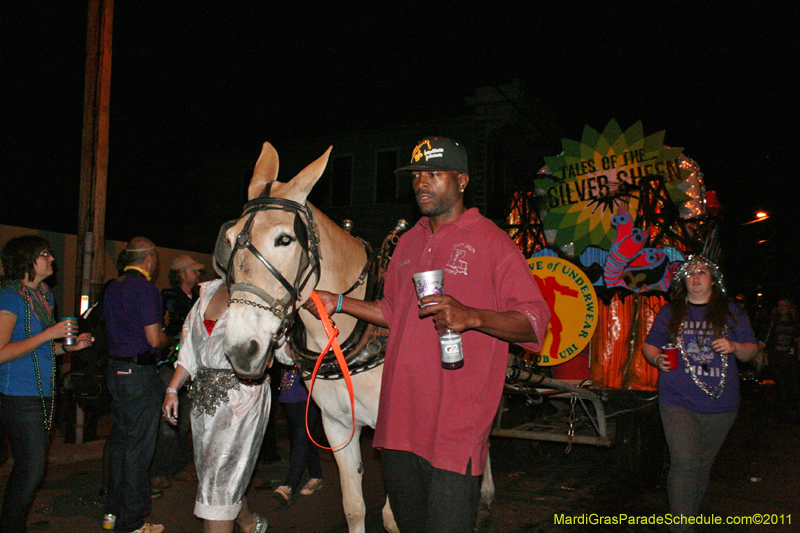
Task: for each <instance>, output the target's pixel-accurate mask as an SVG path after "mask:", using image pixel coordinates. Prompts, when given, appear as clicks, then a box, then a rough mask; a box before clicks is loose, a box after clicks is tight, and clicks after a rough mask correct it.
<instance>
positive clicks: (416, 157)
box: [411, 139, 441, 163]
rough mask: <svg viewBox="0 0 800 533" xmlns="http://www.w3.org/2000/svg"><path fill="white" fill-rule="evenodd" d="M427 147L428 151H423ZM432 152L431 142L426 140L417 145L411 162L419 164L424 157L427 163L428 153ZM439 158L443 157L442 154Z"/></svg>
mask: <svg viewBox="0 0 800 533" xmlns="http://www.w3.org/2000/svg"><path fill="white" fill-rule="evenodd" d="M426 145H427V146H428V150H423V148H424V147H425V146H426ZM430 150H431V142H430V141H429V140H427V139H425V140H424V141H422V142H420V143H419V144H418V145H417V147H416V148H414V152H413V153H412V154H411V162H412V163H417V162H419V160H420V159H422V158H423V157H424V158H425V161H427V160H428V151H430ZM440 151H441V150H440ZM439 157H441V154H440V155H439Z"/></svg>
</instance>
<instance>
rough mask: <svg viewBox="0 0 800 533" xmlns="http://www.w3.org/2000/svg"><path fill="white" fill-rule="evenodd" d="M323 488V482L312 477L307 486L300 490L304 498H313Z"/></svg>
mask: <svg viewBox="0 0 800 533" xmlns="http://www.w3.org/2000/svg"><path fill="white" fill-rule="evenodd" d="M321 488H322V480H321V479H320V478H318V477H312V478H311V479H309V480H308V483H306V486H305V487H303V488H302V489H300V494H302V495H303V496H311V495H312V494H314V493H315V492H317V491H318V490H320V489H321Z"/></svg>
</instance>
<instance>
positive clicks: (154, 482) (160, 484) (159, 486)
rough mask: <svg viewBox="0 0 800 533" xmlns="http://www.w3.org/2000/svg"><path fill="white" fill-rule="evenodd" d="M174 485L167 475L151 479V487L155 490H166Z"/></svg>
mask: <svg viewBox="0 0 800 533" xmlns="http://www.w3.org/2000/svg"><path fill="white" fill-rule="evenodd" d="M171 486H172V482H171V481H170V480H168V479H167V478H166V477H165V476H155V477H154V478H153V479H151V480H150V488H151V489H153V490H165V489H168V488H170V487H171Z"/></svg>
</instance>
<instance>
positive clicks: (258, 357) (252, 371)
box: [227, 340, 273, 379]
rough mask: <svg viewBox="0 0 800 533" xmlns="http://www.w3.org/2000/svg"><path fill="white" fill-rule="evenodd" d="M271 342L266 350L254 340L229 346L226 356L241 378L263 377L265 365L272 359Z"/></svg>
mask: <svg viewBox="0 0 800 533" xmlns="http://www.w3.org/2000/svg"><path fill="white" fill-rule="evenodd" d="M272 344H273V343H272V342H270V343H269V346H267V349H266V350H265V349H264V348H263V347H262V345H261V344H260V343H259V342H258V341H256V340H251V341H250V342H245V343H241V344H236V345H234V346H232V347H230V348H229V349H228V350H227V356H228V360H229V361H230V362H231V366H232V367H233V371H234V372H236V375H237V376H238V377H239V378H241V379H261V378H262V377H264V372H265V371H266V369H267V365H268V364H269V362H270V361H271V360H272Z"/></svg>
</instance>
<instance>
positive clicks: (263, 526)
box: [253, 513, 269, 533]
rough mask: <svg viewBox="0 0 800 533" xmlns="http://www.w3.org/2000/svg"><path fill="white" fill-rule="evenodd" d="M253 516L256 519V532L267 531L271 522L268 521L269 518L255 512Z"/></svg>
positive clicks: (264, 532) (262, 532)
mask: <svg viewBox="0 0 800 533" xmlns="http://www.w3.org/2000/svg"><path fill="white" fill-rule="evenodd" d="M253 517H255V519H256V527H255V529H254V530H253V531H254V533H266V532H267V528H268V527H269V524H268V523H267V519H266V518H264V517H263V516H261V515H260V514H258V513H253Z"/></svg>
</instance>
